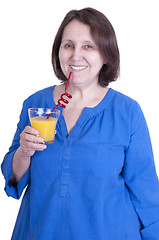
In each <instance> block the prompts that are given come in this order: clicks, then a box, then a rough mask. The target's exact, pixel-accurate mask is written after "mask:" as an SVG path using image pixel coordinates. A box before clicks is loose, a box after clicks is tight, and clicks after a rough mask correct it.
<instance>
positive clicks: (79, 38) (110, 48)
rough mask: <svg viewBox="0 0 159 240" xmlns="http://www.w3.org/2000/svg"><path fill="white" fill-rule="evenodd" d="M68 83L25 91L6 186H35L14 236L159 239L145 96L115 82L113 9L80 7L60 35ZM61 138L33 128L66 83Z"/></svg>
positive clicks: (58, 58) (158, 196) (15, 192)
mask: <svg viewBox="0 0 159 240" xmlns="http://www.w3.org/2000/svg"><path fill="white" fill-rule="evenodd" d="M52 63H53V67H54V71H55V74H56V76H57V77H58V78H59V79H60V80H62V84H61V85H58V86H54V87H50V88H46V89H44V90H41V91H39V92H37V93H35V94H33V95H32V96H30V97H29V98H28V99H26V100H25V101H24V104H23V109H22V112H21V116H20V121H19V123H18V127H17V131H16V134H15V136H14V139H13V143H12V146H11V147H10V149H9V152H8V153H7V154H6V156H5V158H4V161H3V163H2V172H3V174H4V177H5V179H6V187H5V190H6V193H7V194H8V196H12V197H14V198H17V199H19V198H20V196H21V194H22V192H23V190H24V188H25V187H26V186H27V188H26V190H25V194H24V197H23V200H22V204H21V207H20V210H19V214H18V217H17V221H16V225H15V228H14V231H13V236H12V239H13V240H14V239H16V240H25V239H26V240H28V239H38V240H44V239H45V240H46V239H47V240H52V239H53V240H64V239H65V240H66V239H67V240H73V239H75V240H81V239H82V240H106V239H109V240H141V239H143V240H152V239H156V240H157V239H159V183H158V178H157V175H156V170H155V165H154V160H153V153H152V148H151V142H150V137H149V132H148V129H147V125H146V121H145V118H144V115H143V113H142V110H141V108H140V106H139V104H138V103H137V102H136V101H134V100H132V99H131V98H129V97H127V96H125V95H123V94H121V93H119V92H117V91H114V90H113V89H111V88H108V84H109V83H110V82H112V81H114V80H116V79H117V78H118V75H119V51H118V46H117V41H116V36H115V33H114V30H113V27H112V25H111V24H110V22H109V21H108V19H107V18H106V17H105V16H104V15H103V14H102V13H100V12H98V11H97V10H95V9H91V8H85V9H82V10H79V11H76V10H73V11H70V12H69V13H68V14H67V15H66V17H65V18H64V20H63V22H62V24H61V26H60V28H59V30H58V32H57V35H56V38H55V41H54V45H53V51H52ZM70 71H71V72H72V76H71V81H70V83H69V86H68V92H69V93H70V94H71V95H72V99H71V100H69V104H68V105H67V107H66V108H65V109H63V111H62V109H60V110H61V111H62V113H61V116H60V118H59V120H58V123H57V127H56V137H55V142H54V143H53V144H49V145H47V147H46V146H45V144H44V143H43V142H44V141H43V139H42V138H40V137H39V136H38V132H37V131H36V130H35V129H33V128H31V127H30V126H29V125H30V124H29V119H28V108H30V107H48V108H53V107H54V106H55V105H56V103H57V101H58V99H59V98H60V96H61V94H62V93H63V92H64V88H65V84H66V79H67V77H68V75H69V72H70Z"/></svg>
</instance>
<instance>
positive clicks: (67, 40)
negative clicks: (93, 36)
mask: <svg viewBox="0 0 159 240" xmlns="http://www.w3.org/2000/svg"><path fill="white" fill-rule="evenodd" d="M63 42H71V43H73V42H74V41H73V40H71V39H64V40H62V41H61V43H63ZM82 43H85V44H93V45H96V44H95V42H92V41H89V40H84V41H82Z"/></svg>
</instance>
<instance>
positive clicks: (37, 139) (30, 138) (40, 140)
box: [22, 133, 44, 143]
mask: <svg viewBox="0 0 159 240" xmlns="http://www.w3.org/2000/svg"><path fill="white" fill-rule="evenodd" d="M22 139H23V140H24V141H27V142H34V143H44V139H43V138H41V137H38V136H35V135H32V134H29V133H25V134H24V135H23V137H22Z"/></svg>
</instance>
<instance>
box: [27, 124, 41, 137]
mask: <svg viewBox="0 0 159 240" xmlns="http://www.w3.org/2000/svg"><path fill="white" fill-rule="evenodd" d="M24 132H25V133H29V134H32V135H35V136H37V135H39V131H38V130H36V129H35V128H32V127H30V126H26V127H25V129H24Z"/></svg>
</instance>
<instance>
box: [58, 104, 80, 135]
mask: <svg viewBox="0 0 159 240" xmlns="http://www.w3.org/2000/svg"><path fill="white" fill-rule="evenodd" d="M82 111H83V107H74V108H67V110H65V109H64V110H63V116H64V119H65V122H66V126H67V131H68V134H70V132H71V130H72V129H73V127H74V126H75V125H76V122H77V121H78V119H79V117H80V116H81V113H82Z"/></svg>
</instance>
